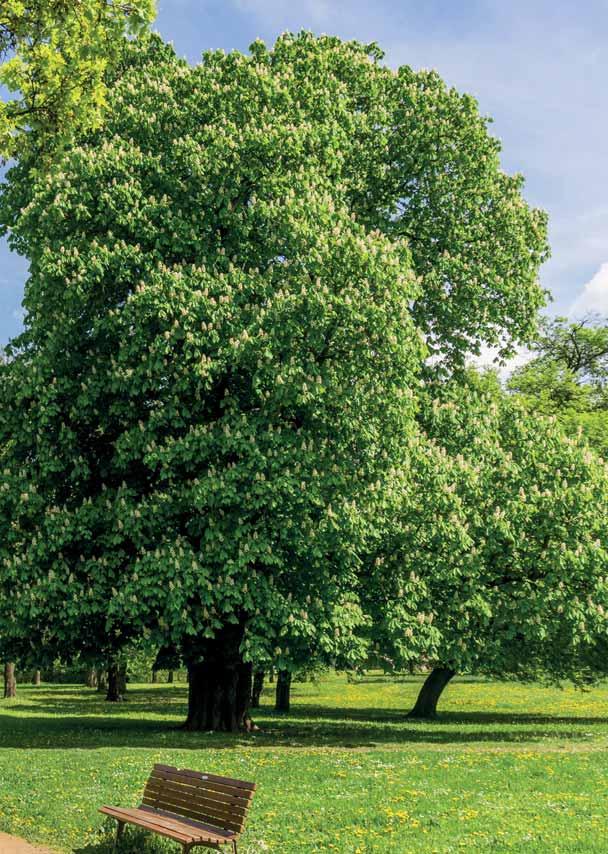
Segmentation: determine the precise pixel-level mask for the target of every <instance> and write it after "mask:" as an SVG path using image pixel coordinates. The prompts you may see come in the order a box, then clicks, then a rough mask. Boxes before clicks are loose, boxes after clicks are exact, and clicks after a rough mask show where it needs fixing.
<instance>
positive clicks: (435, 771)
mask: <svg viewBox="0 0 608 854" xmlns="http://www.w3.org/2000/svg"><path fill="white" fill-rule="evenodd" d="M418 685H419V679H417V678H416V677H412V678H411V679H410V678H404V679H401V680H389V679H384V678H383V677H381V676H369V677H366V678H365V679H364V680H362V681H361V682H360V683H358V684H348V683H347V682H346V679H345V678H344V677H342V676H332V677H328V678H327V679H326V680H324V681H323V682H321V683H320V684H296V685H294V689H293V707H292V714H291V715H289V716H286V717H280V716H276V715H274V714H273V713H272V711H271V694H270V691H269V690H267V691H266V694H265V697H264V698H263V702H265V703H266V704H267V705H265V706H264V707H263V708H262V709H261V710H260V712H259V713H258V714H257V715H256V721H257V723H258V724H259V725H260V726H261V728H262V732H260V733H256V734H254V735H251V736H230V737H228V736H221V735H191V734H186V733H182V732H179V731H176V730H175V729H173V728H172V727H174V726H175V725H176V724H178V723H179V722H180V721H181V720H182V719H183V717H184V703H185V698H186V687H185V686H184V685H173V686H168V685H160V686H144V685H135V686H131V689H130V691H129V701H128V703H124V704H119V705H116V706H110V705H108V704H106V703H104V702H103V701H102V700H100V699H99V696H98V695H97V694H96V693H95V692H94V691H90V690H87V689H86V688H81V687H78V686H44V685H43V686H42V687H40V688H33V687H21V686H20V688H19V696H18V698H17V699H16V700H12V701H0V830H3V831H6V832H9V833H15V834H19V835H21V836H24V837H25V838H27V839H29V840H31V841H38V842H45V843H47V844H48V845H50V846H52V847H55V848H57V850H59V851H69V852H78V854H104V852H109V851H110V850H111V846H110V845H109V844H108V842H109V840H110V835H109V829H110V825H105V826H104V823H103V818H102V816H100V815H98V814H97V812H96V808H97V807H98V806H99V805H101V804H104V803H114V804H120V805H136V804H137V803H138V796H139V794H140V792H141V790H142V788H143V785H144V782H145V779H146V776H147V774H148V772H149V770H150V766H151V765H152V763H153V762H155V761H161V762H165V763H169V764H175V765H179V766H181V767H189V768H196V769H199V770H207V771H212V772H215V773H220V774H226V775H230V776H235V777H242V778H244V779H251V780H255V781H256V782H258V783H259V785H260V788H259V792H258V794H257V796H256V800H255V801H254V806H253V809H252V813H251V818H250V821H249V825H248V830H247V832H246V834H245V835H244V837H243V840H242V846H241V852H242V854H261V852H266V851H268V852H289V853H290V854H291V852H294V854H296V852H313V851H339V852H352V853H353V854H354V852H368V851H374V852H375V851H377V852H394V854H408V852H442V854H443V852H445V853H446V854H447V852H455V851H475V852H483V851H521V852H524V851H525V852H559V854H565V852H598V854H599V852H606V850H608V761H607V760H608V755H607V753H606V748H607V747H608V686H605V687H602V688H598V689H595V690H594V691H593V692H591V693H588V694H582V693H580V692H577V691H574V690H573V689H570V688H567V689H565V690H563V691H559V690H554V689H548V688H542V687H537V686H532V687H530V686H520V685H502V684H497V683H490V682H484V681H483V680H475V679H469V680H465V679H463V680H460V681H455V682H454V683H453V684H452V685H451V686H450V687H449V688H448V689H447V691H446V694H445V697H444V701H443V703H442V716H441V719H440V720H438V721H437V722H435V723H419V722H411V721H408V720H407V718H406V717H405V711H406V710H407V709H408V707H409V706H410V705H411V703H412V701H413V699H414V696H415V693H416V691H417V688H418ZM271 687H272V686H271ZM122 850H123V851H124V852H127V851H128V852H130V854H131V852H133V854H135V852H138V854H139V853H140V852H142V854H143V852H149V854H152V852H161V851H163V852H164V851H167V852H168V851H177V850H178V849H177V848H176V846H173V847H172V846H171V845H169V844H164V843H162V842H160V841H158V840H149V839H148V838H146V839H143V838H142V837H137V836H136V835H134V834H131V835H128V832H127V833H126V834H125V845H124V846H123V849H122ZM199 850H201V851H202V850H205V849H199Z"/></svg>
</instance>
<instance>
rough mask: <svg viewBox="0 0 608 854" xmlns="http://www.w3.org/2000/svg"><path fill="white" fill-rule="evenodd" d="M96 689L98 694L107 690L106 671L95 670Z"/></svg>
mask: <svg viewBox="0 0 608 854" xmlns="http://www.w3.org/2000/svg"><path fill="white" fill-rule="evenodd" d="M97 690H98V691H99V693H100V694H104V693H105V692H106V691H107V690H108V671H107V670H98V671H97Z"/></svg>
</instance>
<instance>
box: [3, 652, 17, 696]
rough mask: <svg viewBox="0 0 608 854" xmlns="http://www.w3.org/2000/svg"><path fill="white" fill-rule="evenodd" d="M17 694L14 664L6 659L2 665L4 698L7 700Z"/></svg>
mask: <svg viewBox="0 0 608 854" xmlns="http://www.w3.org/2000/svg"><path fill="white" fill-rule="evenodd" d="M16 696H17V680H16V679H15V665H14V663H13V662H12V661H7V662H6V663H5V665H4V699H5V700H9V699H11V698H12V697H16Z"/></svg>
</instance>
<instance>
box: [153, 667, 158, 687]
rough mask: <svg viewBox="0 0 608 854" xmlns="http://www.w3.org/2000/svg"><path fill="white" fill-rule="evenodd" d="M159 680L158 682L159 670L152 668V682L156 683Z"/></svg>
mask: <svg viewBox="0 0 608 854" xmlns="http://www.w3.org/2000/svg"><path fill="white" fill-rule="evenodd" d="M157 682H158V670H154V668H152V684H153V685H156V683H157Z"/></svg>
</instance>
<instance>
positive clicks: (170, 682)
mask: <svg viewBox="0 0 608 854" xmlns="http://www.w3.org/2000/svg"><path fill="white" fill-rule="evenodd" d="M174 678H175V677H174V674H173V671H172V670H170V671H169V672H168V673H167V684H168V685H173V681H174Z"/></svg>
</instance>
